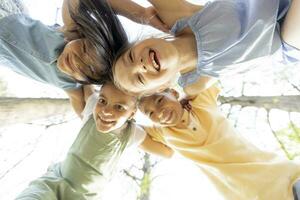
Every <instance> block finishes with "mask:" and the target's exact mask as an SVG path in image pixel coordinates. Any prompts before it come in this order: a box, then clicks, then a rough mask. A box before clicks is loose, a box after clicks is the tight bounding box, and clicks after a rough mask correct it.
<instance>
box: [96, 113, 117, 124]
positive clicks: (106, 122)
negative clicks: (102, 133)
mask: <svg viewBox="0 0 300 200" xmlns="http://www.w3.org/2000/svg"><path fill="white" fill-rule="evenodd" d="M98 119H99V120H100V122H101V123H102V124H104V125H114V124H115V123H116V121H115V120H110V119H103V117H102V116H101V115H98Z"/></svg>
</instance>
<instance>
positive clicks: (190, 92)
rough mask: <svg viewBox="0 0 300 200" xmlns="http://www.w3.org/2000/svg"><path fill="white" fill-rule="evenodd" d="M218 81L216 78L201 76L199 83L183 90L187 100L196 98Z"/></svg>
mask: <svg viewBox="0 0 300 200" xmlns="http://www.w3.org/2000/svg"><path fill="white" fill-rule="evenodd" d="M216 81H217V79H216V78H213V77H209V76H201V77H200V78H199V79H198V80H197V82H195V83H193V84H190V85H188V86H186V87H185V88H183V90H184V93H185V94H186V96H187V97H186V98H187V99H193V98H195V97H196V96H197V95H198V94H199V93H200V92H201V91H203V90H205V89H207V88H209V87H210V86H212V85H213V84H214V83H215V82H216Z"/></svg>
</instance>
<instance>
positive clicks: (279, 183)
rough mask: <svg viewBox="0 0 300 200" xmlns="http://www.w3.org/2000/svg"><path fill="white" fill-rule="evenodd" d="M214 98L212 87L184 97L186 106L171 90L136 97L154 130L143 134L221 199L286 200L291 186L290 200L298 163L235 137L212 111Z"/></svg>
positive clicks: (299, 169)
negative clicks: (191, 166) (188, 164)
mask: <svg viewBox="0 0 300 200" xmlns="http://www.w3.org/2000/svg"><path fill="white" fill-rule="evenodd" d="M218 94H219V89H218V88H217V87H215V86H212V87H210V88H209V89H207V90H204V91H202V92H201V93H199V94H198V95H196V96H193V97H190V99H191V100H190V102H189V103H190V104H189V106H182V105H181V104H180V102H179V101H178V100H177V98H178V93H177V92H176V91H175V90H168V91H165V92H163V93H160V94H155V95H152V96H148V97H144V98H142V99H141V102H140V105H139V108H140V110H141V111H142V112H143V113H144V114H145V115H147V116H149V117H150V119H151V120H152V121H153V122H155V123H156V124H157V125H159V126H160V127H159V128H158V127H152V128H145V130H146V132H147V133H148V134H149V135H151V137H152V138H153V139H154V140H156V141H159V142H162V143H164V144H165V145H167V146H169V147H170V148H171V149H173V150H174V151H177V152H178V153H180V154H181V155H183V156H184V157H186V158H188V159H190V160H192V161H194V162H195V163H196V164H197V165H199V166H200V167H201V169H202V171H203V172H204V173H205V174H206V175H207V176H208V177H209V178H210V180H211V181H212V182H213V184H214V185H215V186H216V188H217V189H218V190H219V191H220V192H221V193H222V194H223V196H224V199H228V200H241V199H242V200H254V199H257V200H270V199H272V200H291V199H293V192H292V189H293V185H294V186H295V188H294V189H295V193H294V195H295V198H296V193H297V192H296V190H297V187H296V185H297V184H295V182H296V181H297V179H299V177H300V165H299V164H296V163H294V162H292V161H289V160H284V159H280V158H279V157H278V156H276V155H275V154H273V153H269V152H264V151H262V150H259V149H258V148H257V147H255V146H254V145H252V144H251V143H249V142H247V141H246V140H245V139H244V138H242V137H241V136H240V135H238V134H237V133H236V131H235V130H234V128H233V127H232V126H231V125H230V123H229V121H228V120H227V119H226V118H225V117H224V116H223V115H222V113H221V112H220V111H219V110H218V108H217V97H218ZM184 107H187V108H188V109H185V108H184ZM298 182H299V181H298ZM298 190H299V188H298ZM298 198H299V197H298Z"/></svg>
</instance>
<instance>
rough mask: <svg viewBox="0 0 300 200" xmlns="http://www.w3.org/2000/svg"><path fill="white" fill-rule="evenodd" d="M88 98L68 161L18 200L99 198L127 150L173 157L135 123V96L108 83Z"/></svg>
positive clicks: (55, 166) (34, 184)
mask: <svg viewBox="0 0 300 200" xmlns="http://www.w3.org/2000/svg"><path fill="white" fill-rule="evenodd" d="M86 98H87V104H86V107H85V109H84V111H83V116H84V119H83V122H84V123H83V127H82V128H81V130H80V132H79V133H78V136H77V138H76V139H75V141H74V143H73V145H72V146H71V148H70V150H69V152H68V154H67V156H66V158H65V159H64V161H62V162H61V163H58V164H55V165H54V166H51V167H50V168H49V169H48V172H47V173H46V174H45V175H43V176H42V177H40V178H38V179H36V180H35V181H33V182H31V183H30V185H29V186H28V188H27V189H25V190H24V191H23V192H22V194H20V195H19V196H18V197H17V198H16V199H18V200H21V199H31V198H34V199H40V200H43V199H51V200H52V199H53V200H54V199H74V200H75V199H101V194H102V193H103V192H102V191H103V189H104V188H105V186H106V184H108V181H109V180H110V178H111V177H112V175H113V174H114V172H115V171H116V166H117V163H118V162H119V160H120V158H121V156H122V154H123V151H124V149H125V148H128V147H129V146H139V147H140V148H142V149H144V150H146V151H148V152H150V153H153V154H158V155H160V156H164V157H170V156H171V153H172V151H171V150H170V149H169V148H167V147H166V146H164V145H163V144H161V143H159V142H155V141H152V140H151V138H150V137H149V136H147V135H146V134H145V132H144V131H143V129H141V128H140V127H137V126H136V125H135V124H134V122H132V121H131V119H132V117H133V116H134V114H135V112H136V109H137V108H136V107H137V99H136V98H135V97H133V96H130V95H127V94H125V93H124V92H122V91H120V90H118V89H117V88H116V87H115V86H114V85H113V84H112V83H105V84H104V85H103V86H102V88H101V90H100V95H99V97H97V96H96V95H95V94H90V96H89V95H88V94H87V96H86Z"/></svg>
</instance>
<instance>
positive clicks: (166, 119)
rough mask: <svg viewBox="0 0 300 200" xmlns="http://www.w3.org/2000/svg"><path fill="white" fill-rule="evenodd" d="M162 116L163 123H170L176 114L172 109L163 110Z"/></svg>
mask: <svg viewBox="0 0 300 200" xmlns="http://www.w3.org/2000/svg"><path fill="white" fill-rule="evenodd" d="M162 115H163V116H162V118H161V120H160V121H161V123H163V124H170V123H171V122H172V120H173V116H174V111H170V110H165V111H163V114H162Z"/></svg>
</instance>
